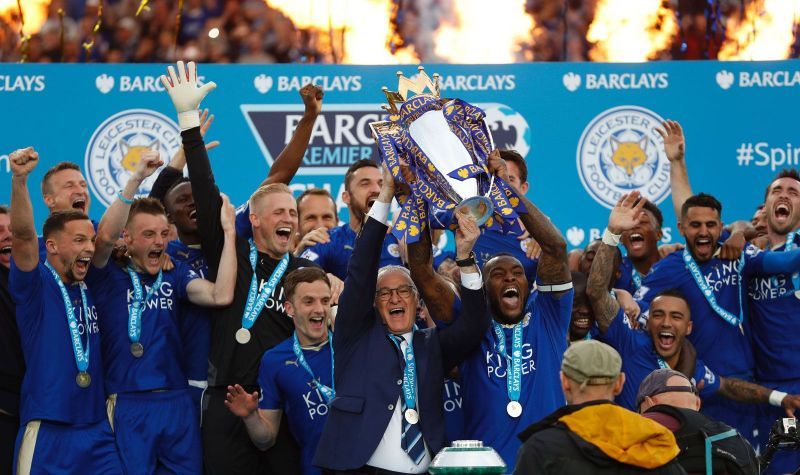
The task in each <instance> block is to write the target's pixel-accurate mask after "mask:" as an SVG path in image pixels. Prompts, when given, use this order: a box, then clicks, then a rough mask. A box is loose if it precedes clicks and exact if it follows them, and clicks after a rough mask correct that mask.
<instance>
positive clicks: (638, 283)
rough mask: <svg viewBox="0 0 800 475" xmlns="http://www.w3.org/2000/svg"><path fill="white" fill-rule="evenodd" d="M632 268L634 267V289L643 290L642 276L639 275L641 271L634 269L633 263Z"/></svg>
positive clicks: (632, 275)
mask: <svg viewBox="0 0 800 475" xmlns="http://www.w3.org/2000/svg"><path fill="white" fill-rule="evenodd" d="M631 267H632V269H631V280H633V287H634V288H635V289H636V290H639V289H640V288H642V276H641V275H639V271H638V270H636V268H635V267H633V263H631Z"/></svg>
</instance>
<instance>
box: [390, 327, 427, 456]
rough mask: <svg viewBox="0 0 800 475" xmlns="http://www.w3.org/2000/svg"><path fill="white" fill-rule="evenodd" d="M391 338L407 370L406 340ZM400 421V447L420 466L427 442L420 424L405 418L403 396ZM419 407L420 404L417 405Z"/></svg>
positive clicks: (393, 336) (397, 337)
mask: <svg viewBox="0 0 800 475" xmlns="http://www.w3.org/2000/svg"><path fill="white" fill-rule="evenodd" d="M391 338H392V339H393V340H394V342H395V343H396V345H397V347H398V348H399V349H400V361H402V365H403V366H402V367H403V369H404V370H405V365H406V359H405V349H406V348H405V347H406V346H408V343H407V342H406V340H405V338H403V337H402V336H399V335H391ZM400 403H401V404H400V419H401V420H402V421H403V423H402V424H401V429H402V433H401V435H400V447H402V449H403V450H404V451H405V452H406V453H407V454H408V456H409V458H411V460H413V461H414V464H416V465H419V463H420V462H421V461H422V459H423V458H424V457H425V441H423V440H422V431H421V430H420V428H419V423H417V424H410V423H409V422H408V421H407V420H406V418H405V416H404V415H405V412H406V400H405V398H404V397H403V395H402V394H401V395H400ZM417 407H419V404H417Z"/></svg>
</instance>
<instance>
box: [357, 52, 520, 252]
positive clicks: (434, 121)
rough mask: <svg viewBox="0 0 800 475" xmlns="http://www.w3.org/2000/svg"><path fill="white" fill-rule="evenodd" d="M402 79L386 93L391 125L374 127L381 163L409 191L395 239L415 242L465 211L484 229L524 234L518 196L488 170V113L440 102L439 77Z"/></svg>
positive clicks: (451, 226) (422, 71)
mask: <svg viewBox="0 0 800 475" xmlns="http://www.w3.org/2000/svg"><path fill="white" fill-rule="evenodd" d="M397 76H398V89H397V91H390V90H389V88H387V87H384V88H382V91H383V92H384V94H385V95H386V98H387V100H388V104H385V105H384V106H383V109H384V110H385V111H386V112H388V113H389V117H388V120H385V121H381V122H373V123H372V124H370V127H371V128H372V133H373V136H374V137H375V141H376V142H377V144H378V152H379V155H380V158H381V161H382V162H383V163H384V164H385V165H386V166H387V168H388V169H389V172H390V173H391V174H392V177H393V178H394V179H395V180H397V181H398V182H402V183H406V184H407V185H408V187H409V190H410V193H409V195H408V197H406V198H405V200H404V201H403V202H402V203H400V205H401V209H400V215H399V217H398V218H397V219H396V220H395V224H394V226H393V228H392V233H393V234H394V235H395V237H397V238H398V239H401V240H402V239H405V240H406V242H408V243H413V242H416V241H417V240H419V234H420V232H421V231H422V230H424V229H425V226H427V225H431V226H434V227H436V228H440V229H445V228H449V229H455V222H454V220H453V212H454V211H455V210H462V209H463V210H465V211H466V212H468V213H469V214H471V215H472V216H474V217H475V219H476V221H477V222H478V225H481V226H484V227H485V228H488V229H494V230H498V231H502V232H504V233H513V234H521V233H522V227H521V226H520V223H519V219H518V218H519V214H520V213H523V212H524V207H523V206H522V205H521V203H520V199H519V197H518V196H517V195H516V193H515V192H514V190H512V189H511V187H510V186H508V184H507V183H505V182H504V181H503V180H502V179H501V178H499V177H495V176H491V175H490V173H489V169H488V166H487V161H488V157H489V154H490V153H491V151H492V149H493V148H494V143H493V141H492V135H491V133H490V131H489V128H488V127H487V125H486V122H485V121H484V117H485V114H484V112H483V110H481V109H480V108H479V107H477V106H474V105H472V104H469V103H468V102H465V101H462V100H460V99H443V98H441V97H440V91H439V75H438V74H434V75H433V79H431V78H430V77H429V76H428V75H427V74H426V73H425V69H424V68H423V67H422V66H420V67H419V68H418V73H417V76H416V77H415V78H413V79H411V78H407V77H405V76H404V75H403V73H402V72H398V73H397ZM412 93H413V95H412ZM403 169H405V172H406V174H405V176H404V173H403V171H404V170H403ZM409 173H410V177H411V178H412V179H406V177H409V175H408V174H409Z"/></svg>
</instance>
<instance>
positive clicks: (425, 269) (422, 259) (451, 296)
mask: <svg viewBox="0 0 800 475" xmlns="http://www.w3.org/2000/svg"><path fill="white" fill-rule="evenodd" d="M408 266H409V268H410V269H411V280H413V281H414V285H416V286H417V289H419V292H420V294H421V296H422V300H424V301H425V305H426V306H427V307H428V311H429V312H430V314H431V317H433V318H434V319H436V320H439V321H441V322H445V323H449V322H451V321H453V318H455V315H453V303H454V302H455V299H456V293H455V291H454V290H453V288H452V287H451V286H450V283H449V282H448V281H447V279H445V278H444V277H442V276H441V275H440V274H439V273H437V272H436V271H435V270H434V269H433V251H432V244H431V234H430V226H425V230H423V231H422V232H421V233H420V238H419V241H417V242H415V243H414V244H409V245H408Z"/></svg>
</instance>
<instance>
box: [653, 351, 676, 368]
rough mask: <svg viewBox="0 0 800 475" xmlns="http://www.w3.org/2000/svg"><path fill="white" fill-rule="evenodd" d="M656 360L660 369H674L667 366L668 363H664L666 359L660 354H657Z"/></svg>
mask: <svg viewBox="0 0 800 475" xmlns="http://www.w3.org/2000/svg"><path fill="white" fill-rule="evenodd" d="M656 360H658V367H659V368H661V369H672V368H670V367H669V365H668V364H667V362H666V361H664V358H662V357H661V356H659V354H658V353H656Z"/></svg>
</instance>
